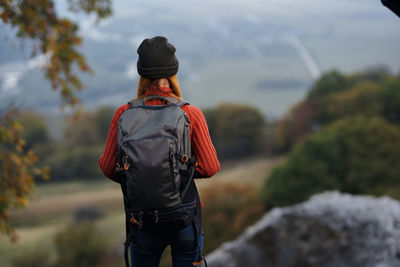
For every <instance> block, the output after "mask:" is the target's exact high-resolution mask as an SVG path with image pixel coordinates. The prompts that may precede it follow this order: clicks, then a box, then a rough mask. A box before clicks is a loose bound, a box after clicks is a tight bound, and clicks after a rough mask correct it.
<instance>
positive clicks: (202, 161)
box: [99, 87, 221, 182]
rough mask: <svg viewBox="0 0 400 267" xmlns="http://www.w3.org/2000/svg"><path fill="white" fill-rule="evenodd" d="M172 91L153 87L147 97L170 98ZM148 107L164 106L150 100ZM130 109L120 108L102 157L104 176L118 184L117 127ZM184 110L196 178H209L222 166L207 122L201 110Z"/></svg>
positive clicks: (186, 106)
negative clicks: (160, 96)
mask: <svg viewBox="0 0 400 267" xmlns="http://www.w3.org/2000/svg"><path fill="white" fill-rule="evenodd" d="M171 93H172V92H171V89H170V88H168V87H152V88H149V89H148V90H147V92H146V95H155V94H157V95H163V96H169V95H170V94H171ZM146 104H148V105H162V101H161V100H150V101H148V102H147V103H146ZM128 108H129V105H128V104H125V105H122V106H120V107H119V108H118V109H117V111H116V112H115V114H114V117H113V119H112V121H111V126H110V130H109V133H108V138H107V143H106V147H105V149H104V153H103V154H102V155H101V156H100V159H99V166H100V168H101V170H102V171H103V173H104V175H105V176H107V177H108V178H110V179H111V180H113V181H115V182H118V180H117V178H116V173H115V163H116V162H117V127H118V121H119V118H120V117H121V115H122V113H124V112H125V111H126V110H127V109H128ZM182 110H183V111H184V112H185V113H186V114H187V116H188V118H189V120H190V141H191V145H192V156H194V157H195V158H196V159H197V162H198V166H197V168H196V172H197V176H196V178H208V177H211V176H213V175H214V174H215V173H216V172H218V171H219V170H220V168H221V167H220V164H219V161H218V158H217V154H216V151H215V148H214V145H213V144H212V142H211V138H210V135H209V132H208V127H207V123H206V120H205V118H204V115H203V113H202V112H201V110H200V109H199V108H197V107H195V106H191V105H184V106H183V107H182Z"/></svg>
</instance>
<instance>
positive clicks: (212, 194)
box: [201, 183, 264, 254]
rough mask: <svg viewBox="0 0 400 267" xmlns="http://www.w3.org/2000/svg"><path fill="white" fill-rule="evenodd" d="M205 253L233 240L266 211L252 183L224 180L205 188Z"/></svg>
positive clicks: (203, 196) (202, 195)
mask: <svg viewBox="0 0 400 267" xmlns="http://www.w3.org/2000/svg"><path fill="white" fill-rule="evenodd" d="M201 199H202V201H203V203H204V204H205V206H204V208H203V229H204V232H205V240H204V254H207V253H209V252H211V251H212V250H214V249H215V248H217V247H218V246H219V245H220V244H222V243H223V242H225V241H228V240H232V239H234V238H235V237H237V236H238V235H239V234H240V233H242V232H243V231H244V230H245V229H246V228H247V227H248V226H250V225H252V224H253V223H254V222H256V221H257V220H258V219H259V218H260V217H261V215H262V214H263V213H264V208H263V205H262V202H261V200H260V199H259V196H258V191H257V190H256V189H255V188H254V187H251V186H239V185H236V184H231V183H221V184H218V186H215V185H211V186H208V187H206V188H205V189H204V190H203V191H202V194H201Z"/></svg>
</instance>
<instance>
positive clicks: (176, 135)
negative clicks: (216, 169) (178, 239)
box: [116, 96, 200, 247]
mask: <svg viewBox="0 0 400 267" xmlns="http://www.w3.org/2000/svg"><path fill="white" fill-rule="evenodd" d="M153 99H161V100H162V101H164V103H165V105H145V102H146V101H148V100H153ZM186 104H188V103H186V102H178V100H177V99H175V98H170V97H162V96H148V97H146V98H145V99H139V100H136V101H133V102H129V105H130V108H129V109H127V110H126V111H125V112H124V113H123V114H122V115H121V118H120V120H119V123H118V141H117V153H118V160H117V166H116V170H117V174H118V176H119V180H120V181H121V188H122V192H123V196H124V206H125V213H126V218H127V242H126V243H125V247H126V246H129V243H130V242H131V241H132V240H131V238H132V235H130V232H132V231H131V229H132V228H133V227H137V228H139V229H142V230H145V231H164V230H168V231H172V230H178V229H180V228H183V227H186V226H188V225H189V224H190V223H192V222H194V221H197V223H196V225H197V227H196V228H198V227H199V224H200V219H199V217H200V214H199V213H200V211H199V207H200V205H199V197H198V193H197V189H196V186H195V184H194V181H193V178H194V177H193V176H194V172H195V169H196V167H195V165H196V160H195V159H194V158H193V157H192V156H191V145H190V130H189V128H190V127H189V126H190V121H189V119H188V117H187V115H186V113H185V112H184V111H183V110H182V109H181V107H182V106H183V105H186ZM196 215H198V216H196Z"/></svg>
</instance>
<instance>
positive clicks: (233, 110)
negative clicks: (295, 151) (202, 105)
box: [204, 104, 266, 158]
mask: <svg viewBox="0 0 400 267" xmlns="http://www.w3.org/2000/svg"><path fill="white" fill-rule="evenodd" d="M204 116H205V117H206V120H207V124H208V127H209V130H210V135H211V139H212V141H213V143H214V146H215V149H216V151H217V153H218V156H219V157H221V158H235V157H236V158H237V157H243V156H248V155H251V154H254V153H257V152H259V151H260V150H261V149H262V145H261V144H262V141H263V140H262V138H263V132H264V129H265V124H266V122H265V120H264V117H263V116H262V114H261V113H260V112H259V111H258V110H257V109H255V108H254V107H250V106H245V105H240V104H222V105H219V106H218V107H217V108H213V109H207V110H205V111H204Z"/></svg>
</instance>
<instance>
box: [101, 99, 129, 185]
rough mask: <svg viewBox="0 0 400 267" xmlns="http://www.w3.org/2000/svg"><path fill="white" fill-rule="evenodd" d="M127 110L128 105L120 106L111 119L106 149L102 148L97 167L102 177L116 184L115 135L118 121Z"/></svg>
mask: <svg viewBox="0 0 400 267" xmlns="http://www.w3.org/2000/svg"><path fill="white" fill-rule="evenodd" d="M128 108H129V105H128V104H126V105H123V106H120V107H119V108H118V109H117V111H115V114H114V116H113V118H112V121H111V125H110V130H109V131H108V137H107V142H106V147H105V148H104V153H103V155H101V156H100V159H99V166H100V169H101V170H102V171H103V173H104V175H105V176H107V177H108V178H110V179H111V180H113V181H115V182H118V180H117V177H116V175H115V163H116V162H117V133H118V121H119V118H120V117H121V115H122V113H124V112H125V110H127V109H128Z"/></svg>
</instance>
